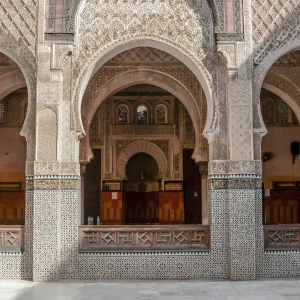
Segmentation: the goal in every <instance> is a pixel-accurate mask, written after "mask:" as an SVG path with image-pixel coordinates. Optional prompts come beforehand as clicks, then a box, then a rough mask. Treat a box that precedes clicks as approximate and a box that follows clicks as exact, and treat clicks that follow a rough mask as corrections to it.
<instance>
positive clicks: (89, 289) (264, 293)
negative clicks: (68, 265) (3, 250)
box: [0, 279, 300, 300]
mask: <svg viewBox="0 0 300 300" xmlns="http://www.w3.org/2000/svg"><path fill="white" fill-rule="evenodd" d="M4 299H5V300H96V299H97V300H121V299H122V300H138V299H139V300H213V299H215V300H221V299H222V300H279V299H289V300H296V299H299V300H300V279H290V280H288V279H285V280H256V281H240V282H238V281H151V282H148V281H139V282H97V281H58V282H54V283H37V282H28V281H0V300H4Z"/></svg>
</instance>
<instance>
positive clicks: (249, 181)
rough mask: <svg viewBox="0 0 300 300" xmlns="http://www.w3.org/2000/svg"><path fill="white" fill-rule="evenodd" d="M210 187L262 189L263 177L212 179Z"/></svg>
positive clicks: (213, 188)
mask: <svg viewBox="0 0 300 300" xmlns="http://www.w3.org/2000/svg"><path fill="white" fill-rule="evenodd" d="M208 188H209V189H211V190H217V189H220V190H222V189H237V190H239V189H261V188H262V181H261V179H253V178H230V179H228V178H222V179H210V180H209V185H208Z"/></svg>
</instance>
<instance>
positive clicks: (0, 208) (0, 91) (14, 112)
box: [0, 52, 28, 238]
mask: <svg viewBox="0 0 300 300" xmlns="http://www.w3.org/2000/svg"><path fill="white" fill-rule="evenodd" d="M27 104H28V92H27V88H26V83H25V79H24V77H23V75H22V72H21V70H20V69H19V67H18V66H17V64H16V63H15V62H14V61H12V60H11V59H10V58H9V57H8V56H6V55H5V54H3V53H1V52H0V149H1V151H0V225H8V226H12V225H24V224H25V189H26V179H25V163H26V140H25V138H24V137H22V136H20V131H21V129H22V126H23V123H24V120H25V117H26V112H27ZM15 230H16V229H15ZM12 238H13V237H12Z"/></svg>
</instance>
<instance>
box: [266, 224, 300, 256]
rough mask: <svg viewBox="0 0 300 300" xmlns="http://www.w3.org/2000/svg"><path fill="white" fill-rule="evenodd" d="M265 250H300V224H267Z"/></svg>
mask: <svg viewBox="0 0 300 300" xmlns="http://www.w3.org/2000/svg"><path fill="white" fill-rule="evenodd" d="M264 242H265V250H295V249H296V250H299V249H300V225H299V224H294V225H265V226H264Z"/></svg>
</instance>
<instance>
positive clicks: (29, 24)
mask: <svg viewBox="0 0 300 300" xmlns="http://www.w3.org/2000/svg"><path fill="white" fill-rule="evenodd" d="M0 28H2V29H3V30H4V31H5V32H6V33H10V34H12V35H13V37H14V38H15V39H16V41H22V42H23V43H24V45H26V46H27V47H28V48H29V49H30V51H31V52H32V53H35V38H36V1H35V0H21V1H16V0H7V1H1V2H0Z"/></svg>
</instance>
